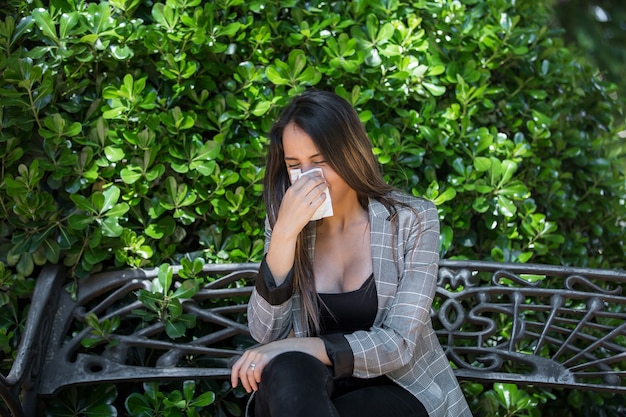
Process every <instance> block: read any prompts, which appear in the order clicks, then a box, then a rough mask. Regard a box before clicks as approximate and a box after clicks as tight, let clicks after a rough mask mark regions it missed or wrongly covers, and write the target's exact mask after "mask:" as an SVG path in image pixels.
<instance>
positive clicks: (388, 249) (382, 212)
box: [368, 199, 398, 325]
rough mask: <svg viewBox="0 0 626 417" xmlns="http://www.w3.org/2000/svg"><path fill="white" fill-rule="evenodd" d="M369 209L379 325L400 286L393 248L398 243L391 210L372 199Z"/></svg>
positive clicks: (377, 321) (377, 322) (377, 323)
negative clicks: (390, 218) (395, 239)
mask: <svg viewBox="0 0 626 417" xmlns="http://www.w3.org/2000/svg"><path fill="white" fill-rule="evenodd" d="M368 209H369V217H370V249H371V251H372V268H373V272H374V278H375V281H376V291H377V293H378V314H377V315H376V323H375V324H376V325H379V324H380V323H381V322H382V318H383V317H384V312H385V311H386V309H387V306H388V304H389V302H390V301H391V300H392V299H393V297H394V295H395V293H396V289H397V285H398V277H397V276H396V273H395V272H396V270H397V269H396V265H395V262H394V259H395V257H396V256H395V251H394V250H393V248H392V244H393V245H397V242H393V235H394V231H393V230H392V222H391V221H390V220H389V216H390V213H389V210H387V208H386V207H385V206H384V205H383V204H382V203H380V202H379V201H377V200H374V199H370V201H369V207H368Z"/></svg>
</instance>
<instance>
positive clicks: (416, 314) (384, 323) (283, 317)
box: [248, 194, 471, 417]
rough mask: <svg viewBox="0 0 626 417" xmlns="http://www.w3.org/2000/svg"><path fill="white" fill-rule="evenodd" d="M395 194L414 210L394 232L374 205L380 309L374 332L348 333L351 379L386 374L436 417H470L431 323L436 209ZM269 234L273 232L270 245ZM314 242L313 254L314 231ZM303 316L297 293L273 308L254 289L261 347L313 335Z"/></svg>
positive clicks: (253, 320)
mask: <svg viewBox="0 0 626 417" xmlns="http://www.w3.org/2000/svg"><path fill="white" fill-rule="evenodd" d="M394 197H398V198H399V199H400V200H401V201H403V202H404V203H407V204H408V205H410V206H411V207H412V208H413V209H414V210H411V209H409V208H408V207H402V206H400V207H398V211H397V218H398V226H397V227H395V228H394V227H393V224H392V222H391V220H390V218H391V216H390V215H391V213H390V212H389V211H388V210H387V208H386V207H385V206H384V205H383V204H382V203H380V202H379V201H377V200H370V202H369V208H368V209H369V217H370V230H371V237H370V240H371V252H372V264H373V267H374V269H373V272H374V277H375V281H376V290H377V294H378V312H377V315H376V319H375V321H374V325H373V326H372V328H371V329H369V330H367V331H356V332H354V333H351V334H347V335H345V336H344V337H345V338H346V340H347V341H348V344H349V347H350V349H351V350H352V356H353V357H354V364H353V367H352V375H353V376H355V377H358V378H372V377H376V376H379V375H387V376H388V377H389V378H391V379H392V380H393V381H395V382H396V383H397V384H398V385H400V386H402V387H404V388H406V389H407V390H408V391H410V392H411V393H412V394H413V395H415V396H416V397H417V398H418V399H419V400H420V401H421V402H422V404H423V405H424V407H425V408H426V410H427V411H428V414H429V416H430V417H471V412H470V410H469V407H468V405H467V402H466V400H465V398H464V396H463V393H462V391H461V388H460V387H459V384H458V381H457V379H456V377H455V376H454V373H453V372H452V369H451V367H450V364H449V362H448V359H447V358H446V356H445V354H444V352H443V349H442V348H441V346H440V344H439V341H438V339H437V336H436V335H435V332H434V330H433V328H432V324H431V320H430V309H431V304H432V301H433V297H434V296H435V289H436V285H437V268H438V266H437V263H438V260H439V218H438V214H437V209H436V207H435V206H434V204H432V203H431V202H428V201H426V200H423V199H418V198H414V197H410V196H406V195H403V194H402V195H400V194H398V195H395V196H394ZM313 229H315V228H314V227H313ZM270 236H271V231H270V230H269V228H267V231H266V238H267V240H266V245H267V243H268V242H269V237H270ZM308 244H309V247H310V251H311V254H312V255H313V248H314V247H315V233H314V232H313V233H312V235H311V238H310V240H309V242H308ZM300 311H301V301H300V296H299V293H298V292H297V291H296V292H294V293H293V295H291V296H290V297H288V299H287V300H286V301H284V302H281V303H280V304H275V305H273V304H271V303H270V302H268V301H267V300H266V299H265V298H263V297H262V296H261V295H260V294H259V292H257V291H256V290H254V291H253V293H252V296H251V299H250V303H249V307H248V320H249V327H250V332H251V334H252V336H253V337H254V338H255V339H256V340H257V341H259V342H261V343H268V342H271V341H274V340H277V339H281V338H284V337H287V335H288V334H289V332H290V331H292V330H293V331H294V333H295V336H296V337H305V336H309V334H308V333H307V332H306V330H304V329H303V327H302V325H301V315H300V314H301V313H300ZM346 346H347V345H346Z"/></svg>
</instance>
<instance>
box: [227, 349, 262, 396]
mask: <svg viewBox="0 0 626 417" xmlns="http://www.w3.org/2000/svg"><path fill="white" fill-rule="evenodd" d="M251 352H252V351H246V352H245V353H244V354H243V355H242V356H241V358H239V359H238V360H237V362H235V364H234V365H233V367H232V370H231V375H230V382H231V385H232V386H233V388H234V387H236V386H237V385H238V380H241V385H242V386H243V388H244V389H245V390H246V392H247V393H250V392H252V391H256V390H258V389H259V382H261V372H262V371H263V366H264V363H263V358H262V357H259V356H258V355H255V354H253V353H251ZM255 359H256V361H255Z"/></svg>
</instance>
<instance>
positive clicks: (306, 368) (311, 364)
mask: <svg viewBox="0 0 626 417" xmlns="http://www.w3.org/2000/svg"><path fill="white" fill-rule="evenodd" d="M273 375H278V376H279V377H280V378H281V380H284V378H290V377H293V378H296V379H301V378H307V379H309V378H311V379H315V378H316V377H322V378H324V379H325V378H326V377H327V376H330V371H329V369H328V367H327V366H326V365H324V364H323V363H322V362H321V361H320V360H319V359H317V358H316V357H314V356H311V355H309V354H307V353H303V352H285V353H282V354H280V355H278V356H276V357H275V358H274V359H272V360H271V361H270V362H269V363H268V364H267V365H266V366H265V369H263V373H262V374H261V380H263V379H265V378H266V377H267V378H269V379H272V377H273Z"/></svg>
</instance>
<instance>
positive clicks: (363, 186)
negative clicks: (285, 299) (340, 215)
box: [263, 90, 399, 334]
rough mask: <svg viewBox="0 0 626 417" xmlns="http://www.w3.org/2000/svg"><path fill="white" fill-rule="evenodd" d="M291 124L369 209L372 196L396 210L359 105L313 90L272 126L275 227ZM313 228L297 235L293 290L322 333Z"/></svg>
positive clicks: (269, 203)
mask: <svg viewBox="0 0 626 417" xmlns="http://www.w3.org/2000/svg"><path fill="white" fill-rule="evenodd" d="M289 123H294V124H296V125H297V126H298V127H299V128H300V129H302V130H303V131H304V132H306V133H307V134H308V135H309V136H310V137H311V139H312V140H313V142H314V143H315V145H316V146H317V149H318V150H319V152H320V153H321V154H322V156H323V157H324V160H325V161H326V163H327V164H328V166H330V167H331V168H332V169H333V170H334V171H335V172H336V173H337V174H338V175H339V176H340V177H341V178H343V180H344V181H345V182H346V183H347V184H348V185H349V186H350V187H351V188H352V189H353V190H355V191H356V193H357V197H358V199H359V202H360V204H361V205H362V206H363V208H365V209H366V210H367V206H368V201H369V199H370V198H373V199H377V200H379V201H380V202H381V203H382V204H384V205H385V206H386V207H387V209H388V210H389V211H390V212H391V213H394V212H395V207H397V205H398V204H399V203H398V202H397V201H395V200H394V199H393V198H392V197H391V192H392V191H394V190H395V188H393V187H392V186H390V185H389V184H387V183H386V182H385V180H384V178H383V175H382V171H381V168H380V165H379V164H378V161H377V160H376V158H375V156H374V154H373V153H372V143H371V141H370V139H369V136H368V135H367V132H366V131H365V128H364V127H363V124H362V123H361V121H360V119H359V115H358V114H357V112H356V110H355V109H354V108H353V107H352V105H350V103H349V102H348V101H346V100H345V99H343V98H342V97H340V96H338V95H336V94H334V93H331V92H327V91H319V90H310V91H307V92H305V93H303V94H301V95H300V96H297V97H296V98H294V99H293V100H292V101H291V103H290V104H289V105H288V106H287V107H286V108H285V109H284V110H283V112H282V114H281V116H280V117H279V119H278V120H277V121H276V123H275V124H274V125H273V127H272V129H271V131H270V147H269V153H268V156H267V166H266V173H265V179H264V191H263V198H264V201H265V206H266V210H267V215H268V219H269V223H270V227H271V228H273V227H274V224H275V223H276V218H277V216H278V209H279V208H280V204H281V201H282V199H283V196H284V195H285V192H286V191H287V188H288V187H289V185H290V182H289V174H288V172H287V167H286V165H285V152H284V148H283V131H284V129H285V127H286V126H287V125H288V124H289ZM394 217H395V216H394ZM310 233H311V228H310V227H305V228H304V230H303V231H302V232H301V233H300V235H299V236H298V241H297V244H296V253H295V262H294V289H295V290H299V291H300V296H301V299H302V306H303V312H302V320H303V323H302V325H303V328H304V329H307V330H308V331H309V333H315V334H316V333H318V332H319V300H318V295H317V291H316V290H315V280H314V276H313V262H312V259H311V257H310V256H309V253H308V251H307V245H306V240H307V238H308V237H309V236H310Z"/></svg>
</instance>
